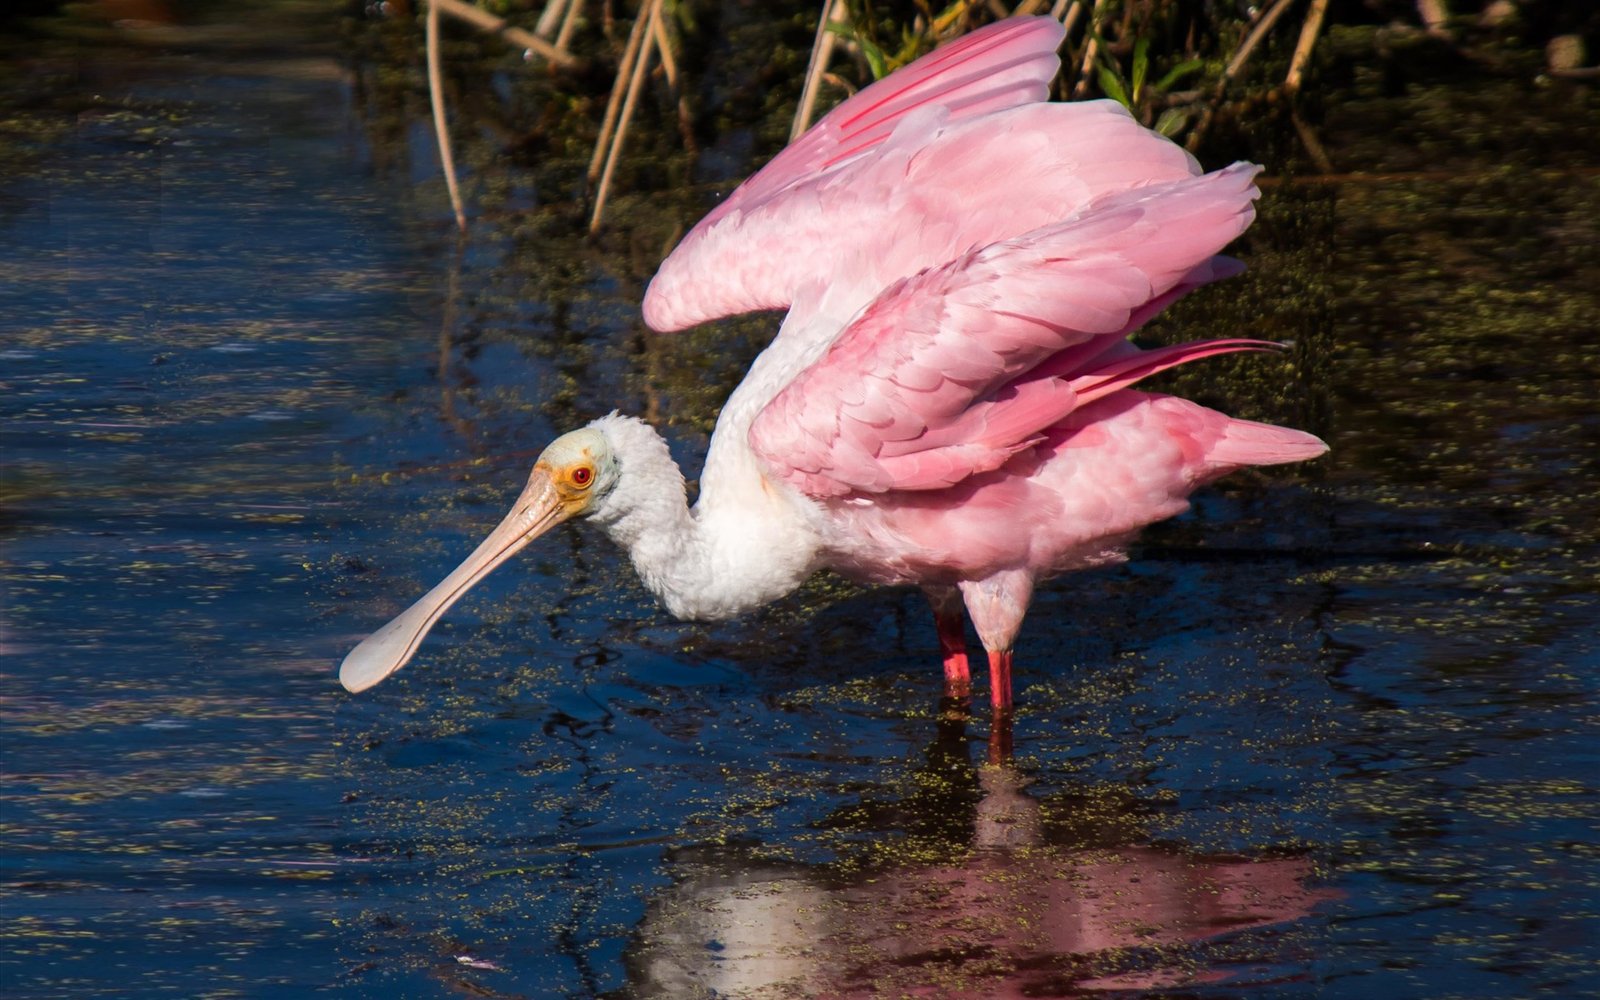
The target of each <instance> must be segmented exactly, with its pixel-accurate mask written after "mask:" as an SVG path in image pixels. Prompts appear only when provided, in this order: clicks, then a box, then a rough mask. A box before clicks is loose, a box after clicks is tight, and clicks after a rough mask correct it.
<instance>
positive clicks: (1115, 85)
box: [1095, 66, 1132, 110]
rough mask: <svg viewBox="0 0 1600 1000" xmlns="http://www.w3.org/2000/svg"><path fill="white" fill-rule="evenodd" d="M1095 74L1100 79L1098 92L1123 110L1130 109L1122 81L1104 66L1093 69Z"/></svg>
mask: <svg viewBox="0 0 1600 1000" xmlns="http://www.w3.org/2000/svg"><path fill="white" fill-rule="evenodd" d="M1095 74H1096V75H1097V76H1098V77H1099V79H1100V92H1101V93H1102V94H1105V95H1106V96H1107V97H1109V98H1111V99H1112V100H1113V101H1116V102H1117V103H1118V104H1120V105H1122V106H1123V107H1125V108H1128V109H1130V110H1131V109H1132V105H1130V104H1129V103H1128V92H1127V91H1126V90H1124V89H1123V86H1122V79H1121V77H1119V76H1117V74H1115V73H1113V72H1112V71H1111V70H1110V69H1109V68H1107V67H1105V66H1097V67H1095Z"/></svg>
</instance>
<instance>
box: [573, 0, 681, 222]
mask: <svg viewBox="0 0 1600 1000" xmlns="http://www.w3.org/2000/svg"><path fill="white" fill-rule="evenodd" d="M664 2H665V0H651V2H650V11H649V14H648V15H647V16H646V19H647V20H648V22H649V24H648V25H647V27H646V28H645V31H644V38H643V40H642V42H641V44H640V46H639V58H638V60H637V62H636V64H635V65H634V68H633V73H632V75H631V77H630V78H629V80H628V96H627V97H626V98H625V99H624V100H623V102H622V114H621V116H620V117H619V119H618V121H617V131H616V135H615V136H614V137H613V138H612V140H611V151H610V152H609V153H608V154H607V155H606V167H605V171H604V172H603V173H602V174H601V175H600V187H599V189H598V190H597V191H596V192H595V196H594V215H593V216H591V217H590V219H589V232H591V233H593V232H596V231H598V230H599V229H600V220H601V218H602V216H603V215H604V213H605V207H606V194H607V193H608V192H609V191H610V190H611V175H612V173H613V172H614V171H615V170H616V168H617V160H618V159H619V158H620V156H621V153H622V143H623V140H624V139H626V138H627V135H628V122H630V121H631V120H632V119H633V109H634V107H635V106H636V105H637V104H638V102H639V91H640V90H641V89H643V87H644V80H645V77H647V76H649V75H650V57H651V56H652V55H654V54H655V50H656V44H655V34H654V33H655V30H656V29H655V26H656V22H657V21H659V20H660V19H661V6H662V4H663V3H664Z"/></svg>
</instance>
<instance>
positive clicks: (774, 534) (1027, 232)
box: [339, 18, 1326, 717]
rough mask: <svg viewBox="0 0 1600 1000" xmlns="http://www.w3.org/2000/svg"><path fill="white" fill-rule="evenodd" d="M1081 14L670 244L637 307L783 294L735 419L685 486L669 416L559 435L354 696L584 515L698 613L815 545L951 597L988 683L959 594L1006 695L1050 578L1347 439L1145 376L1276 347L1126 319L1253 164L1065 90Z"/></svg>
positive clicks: (1234, 217)
mask: <svg viewBox="0 0 1600 1000" xmlns="http://www.w3.org/2000/svg"><path fill="white" fill-rule="evenodd" d="M1062 34H1063V31H1062V28H1061V26H1060V25H1059V24H1057V23H1056V22H1054V21H1053V20H1051V19H1049V18H1017V19H1012V20H1008V21H1002V22H1000V23H998V24H995V25H992V26H990V27H988V28H986V29H983V30H980V31H977V32H974V33H972V34H970V35H968V36H966V37H965V38H963V39H961V40H959V41H957V42H955V43H953V44H950V45H947V46H945V47H944V48H941V49H938V50H937V51H935V52H933V53H931V54H930V55H927V56H925V57H923V58H922V59H919V60H917V61H916V62H914V63H912V64H911V65H909V66H907V67H905V68H903V69H901V70H899V71H898V72H896V73H893V74H891V75H890V76H889V77H887V78H885V79H884V80H881V81H879V82H878V83H875V84H873V85H872V86H870V87H867V88H865V89H864V90H862V91H861V92H860V93H858V94H857V95H855V96H854V97H852V98H851V99H850V100H848V101H846V102H844V103H843V104H841V105H840V106H839V107H837V108H835V109H834V110H833V111H832V112H831V113H830V114H828V115H827V116H826V117H825V118H823V119H822V120H821V121H820V122H818V123H817V125H816V126H815V127H814V128H812V129H811V130H810V131H809V132H807V133H806V134H805V135H803V136H801V137H800V138H799V139H798V140H797V141H795V142H794V143H793V144H791V145H790V146H789V147H788V148H787V149H785V150H784V151H783V152H782V153H780V154H779V155H778V156H777V157H775V158H774V159H773V160H772V162H770V163H769V164H767V166H766V167H765V168H763V169H762V170H760V171H758V172H757V173H756V174H755V175H753V176H752V177H751V178H750V179H749V180H747V181H746V182H745V183H744V184H743V185H741V186H740V187H739V188H738V190H736V191H734V193H733V194H732V195H730V196H729V197H728V199H727V200H726V201H724V202H723V203H722V204H721V205H719V206H718V207H717V208H716V209H715V210H714V211H712V212H711V213H710V214H709V215H707V216H706V218H705V219H703V220H702V221H701V222H700V224H699V225H698V226H696V227H695V228H694V230H693V231H691V232H690V233H689V235H688V236H687V237H685V238H684V240H683V242H682V243H681V244H680V245H679V246H678V248H677V249H676V250H674V251H673V253H672V254H671V256H669V257H668V258H667V260H666V261H665V262H664V263H663V264H662V265H661V269H660V272H659V273H658V274H657V275H656V276H655V278H654V280H653V281H652V282H651V284H650V288H649V291H648V292H647V293H646V296H645V300H644V317H645V320H646V321H647V322H648V323H649V324H650V325H651V326H652V327H654V328H656V329H657V330H675V329H681V328H683V327H687V326H690V325H693V324H696V323H700V322H704V321H706V320H710V319H714V318H717V317H719V316H727V315H732V314H735V313H740V312H747V311H750V310H755V309H771V308H779V307H787V308H788V315H787V316H786V317H785V319H784V320H783V323H782V325H781V326H780V328H779V330H778V333H777V335H776V336H775V337H774V338H773V340H772V343H771V344H770V345H769V346H768V347H767V349H766V350H765V351H763V352H762V354H761V355H760V357H758V358H757V359H756V361H755V363H754V364H753V365H752V366H751V368H750V371H749V373H748V374H747V375H746V376H745V379H744V381H743V382H742V383H740V385H739V387H738V388H737V389H736V390H735V391H734V392H733V394H732V396H731V397H730V398H729V399H728V402H727V405H726V406H725V407H724V408H723V410H722V413H721V416H720V417H719V419H718V421H717V427H716V432H715V433H714V434H713V436H712V439H711V446H710V450H709V452H708V454H707V456H706V462H705V469H704V471H703V472H702V474H701V479H700V498H699V501H698V502H697V503H696V504H695V506H694V508H693V509H692V510H691V509H690V508H689V506H688V505H687V502H686V499H685V493H684V481H683V475H682V473H681V472H680V471H679V470H678V467H677V465H676V464H675V463H674V462H673V460H672V458H671V457H670V456H669V454H668V451H667V445H666V442H665V441H663V440H662V438H661V436H660V435H659V434H657V433H656V432H655V430H653V429H652V428H651V427H650V426H649V425H647V424H645V423H644V422H642V421H640V420H636V419H634V418H631V417H624V416H619V415H617V414H615V413H613V414H611V415H610V416H605V417H601V418H600V419H598V420H596V421H594V422H592V423H590V424H589V425H588V426H587V427H584V428H582V429H580V430H576V431H573V432H571V433H569V434H566V435H564V436H562V437H560V438H557V439H556V440H555V441H554V442H553V443H552V444H551V445H550V446H549V447H548V448H547V449H545V451H544V453H543V454H542V455H541V456H540V457H539V459H538V461H537V462H536V463H535V464H534V467H533V472H532V474H531V475H530V477H529V479H528V483H527V486H526V487H525V488H524V489H523V491H522V494H521V496H519V497H518V498H517V501H516V503H515V505H514V506H513V507H512V510H511V512H510V513H509V514H508V515H507V516H506V518H505V520H504V521H502V522H501V523H500V525H499V527H497V528H495V529H494V531H493V532H492V533H491V534H490V535H489V537H488V538H487V539H486V540H485V541H484V542H483V543H482V544H481V545H479V546H478V548H477V549H476V550H474V551H473V553H472V554H471V555H469V556H468V557H467V559H466V561H465V562H463V563H462V564H461V565H460V566H459V567H458V568H457V569H456V570H455V571H453V572H452V573H451V574H450V575H449V576H448V577H446V578H445V580H444V581H443V582H442V583H440V584H439V585H438V586H436V587H434V588H433V589H432V590H431V591H429V592H428V593H427V594H426V595H424V596H423V597H422V598H421V599H419V600H418V601H417V602H416V603H415V604H414V605H412V606H411V607H410V608H409V609H407V610H406V611H405V612H403V613H402V614H401V615H400V616H399V617H398V618H396V619H395V620H394V621H392V622H390V623H389V624H387V625H385V626H384V627H383V628H381V629H379V630H378V631H377V632H375V633H373V634H372V635H371V636H369V637H367V639H366V640H364V641H363V642H362V643H361V644H360V645H359V646H357V647H356V648H355V649H354V650H353V651H352V652H351V653H350V655H349V656H347V657H346V658H345V660H344V664H343V665H342V667H341V668H340V672H339V679H340V681H341V682H343V684H344V686H345V687H346V688H348V689H350V690H351V691H361V690H363V689H365V688H368V687H371V686H372V685H374V684H376V683H378V682H379V681H381V680H382V679H383V678H385V677H387V676H388V675H389V674H391V673H393V672H394V671H395V670H398V669H399V668H400V667H401V666H403V665H404V664H405V663H406V662H407V661H408V660H409V659H410V658H411V657H412V655H413V654H414V653H416V651H417V647H418V646H419V645H420V644H421V642H422V639H423V637H424V636H425V635H426V634H427V632H428V629H429V628H431V627H432V626H433V624H434V622H436V621H437V620H438V619H439V616H440V615H441V614H443V613H444V611H445V609H446V608H448V607H449V606H450V605H451V604H453V603H454V602H455V601H456V599H457V598H459V597H460V596H461V595H462V594H463V593H464V592H466V590H467V589H468V588H469V587H471V586H472V585H473V584H474V583H476V582H477V581H478V580H480V579H482V578H483V576H484V575H486V574H487V573H489V572H490V571H491V570H493V569H494V568H495V567H496V566H499V565H500V564H501V563H502V562H504V561H505V560H506V559H508V558H509V557H510V556H511V555H512V554H513V553H515V552H516V551H518V550H519V549H521V548H522V547H523V546H524V545H526V544H528V543H529V542H530V541H532V540H533V539H534V538H536V537H538V536H539V535H541V534H543V533H544V532H545V531H548V530H549V529H550V528H552V527H554V526H556V525H557V524H560V523H561V522H563V521H566V520H569V519H572V518H575V517H587V518H589V519H590V520H591V521H593V522H595V523H597V524H599V525H601V526H602V527H603V528H604V529H605V530H606V531H607V532H608V533H609V534H610V535H611V537H612V538H613V539H615V540H616V541H617V542H618V543H619V544H620V545H622V547H623V548H625V549H627V550H628V552H629V553H630V555H631V556H632V559H633V564H634V567H635V568H636V569H637V571H638V573H639V576H640V577H641V578H642V579H643V581H644V583H645V585H646V586H647V587H648V588H649V589H650V590H651V591H652V592H654V593H655V595H656V596H657V597H658V598H659V599H660V600H661V602H662V603H663V604H664V605H665V606H666V608H667V610H669V611H670V612H672V613H673V614H674V615H677V616H678V617H680V618H689V619H720V618H727V617H731V616H733V615H737V614H739V613H740V612H743V611H747V610H750V609H752V608H755V607H756V606H758V605H760V604H763V603H765V602H768V601H771V600H773V599H775V598H778V597H781V596H783V595H784V594H787V593H789V592H791V591H793V590H794V589H795V588H796V587H798V586H800V584H801V583H802V582H803V581H805V580H806V578H807V577H809V576H811V575H812V574H813V573H815V572H817V571H818V570H821V569H832V570H835V571H837V572H839V573H842V574H844V575H846V576H848V577H852V578H854V579H857V580H861V581H866V582H870V583H882V584H913V585H916V586H920V587H922V588H923V589H924V590H925V591H926V592H927V594H928V596H929V598H930V599H931V601H932V604H933V609H934V615H935V621H936V623H937V627H938V635H939V641H940V646H941V648H942V651H943V657H944V670H945V685H946V690H947V692H948V693H950V694H952V695H957V696H964V695H966V694H967V693H968V691H969V689H970V688H969V683H970V682H969V668H968V663H967V655H966V652H965V649H964V645H963V641H962V632H963V623H962V620H961V604H962V603H965V605H966V611H967V614H968V615H969V616H970V617H971V619H972V622H973V624H974V625H975V626H976V628H977V633H978V636H979V638H980V639H981V640H982V641H983V646H984V648H985V650H987V652H988V659H989V675H990V700H991V704H992V706H993V709H994V712H995V714H996V715H997V716H1005V717H1009V713H1010V710H1011V659H1012V653H1011V649H1012V641H1013V639H1014V638H1015V637H1016V634H1017V629H1018V626H1019V625H1020V624H1021V622H1022V616H1023V613H1024V612H1025V611H1026V610H1027V607H1028V602H1029V600H1030V598H1031V596H1032V593H1033V587H1034V583H1035V581H1036V580H1038V579H1039V578H1040V577H1044V576H1049V575H1051V574H1054V573H1058V572H1061V571H1065V570H1069V569H1075V568H1079V567H1086V566H1095V565H1100V564H1104V563H1108V562H1112V561H1116V560H1120V559H1121V558H1123V556H1122V549H1123V546H1124V545H1125V544H1126V543H1127V542H1128V541H1129V540H1130V539H1131V538H1132V537H1133V535H1134V534H1135V533H1136V532H1137V531H1138V530H1139V529H1140V528H1141V527H1143V526H1144V525H1147V524H1150V523H1151V522H1154V521H1158V520H1161V519H1163V518H1167V517H1171V516H1172V515H1174V514H1177V513H1179V512H1180V511H1182V510H1184V509H1185V508H1186V507H1187V501H1186V500H1185V497H1186V496H1187V495H1188V494H1189V493H1190V492H1192V491H1193V490H1195V489H1196V488H1197V487H1199V486H1201V485H1202V484H1204V483H1206V482H1209V481H1210V480H1213V479H1216V478H1217V477H1219V476H1221V475H1224V474H1225V473H1227V472H1230V471H1232V470H1234V469H1238V468H1240V467H1243V466H1247V465H1265V464H1272V463H1277V462H1294V461H1299V460H1302V459H1307V458H1312V457H1315V456H1317V455H1320V454H1321V453H1322V452H1324V451H1325V450H1326V445H1324V444H1323V443H1322V442H1321V441H1320V440H1318V439H1317V438H1315V437H1313V436H1311V435H1310V434H1305V433H1302V432H1300V431H1296V430H1289V429H1286V428H1280V427H1271V426H1267V425H1264V424H1258V423H1251V422H1248V421H1242V420H1234V419H1231V418H1229V417H1227V416H1224V415H1223V414H1221V413H1217V412H1215V411H1213V410H1209V409H1206V408H1204V407H1201V406H1198V405H1196V404H1194V403H1191V402H1189V401H1187V400H1184V399H1178V398H1175V397H1171V396H1161V395H1154V394H1149V393H1144V392H1139V391H1136V390H1133V389H1131V388H1130V386H1132V385H1133V384H1134V383H1135V382H1138V381H1139V380H1140V379H1142V378H1144V377H1145V376H1148V375H1150V374H1153V373H1155V372H1158V371H1162V370H1164V369H1166V368H1169V367H1172V366H1173V365H1178V364H1182V363H1183V362H1186V361H1191V360H1194V359H1197V358H1203V357H1206V356H1209V355H1213V354H1219V353H1223V352H1228V351H1237V350H1248V349H1261V348H1267V347H1271V346H1274V345H1270V344H1264V343H1262V342H1257V341H1245V340H1213V341H1206V342H1199V343H1189V344H1181V345H1178V346H1175V347H1168V348H1163V349H1160V350H1141V349H1139V348H1138V347H1135V346H1134V345H1132V344H1131V343H1129V342H1128V340H1127V336H1128V334H1129V333H1131V332H1132V331H1133V330H1135V329H1137V328H1138V327H1139V325H1140V324H1142V323H1143V322H1145V321H1146V320H1147V319H1149V318H1150V317H1151V316H1153V315H1154V314H1155V313H1156V312H1158V311H1159V310H1160V309H1161V308H1162V307H1164V306H1165V305H1167V304H1168V303H1170V302H1172V301H1173V300H1174V299H1176V298H1178V297H1179V296H1181V295H1183V294H1185V293H1186V292H1188V291H1190V290H1192V289H1194V288H1196V287H1197V286H1199V285H1202V284H1205V283H1206V282H1209V281H1212V280H1215V279H1217V278H1222V277H1227V276H1229V275H1230V274H1233V273H1235V272H1236V271H1237V270H1238V265H1237V264H1236V263H1235V262H1233V261H1230V260H1228V259H1227V258H1222V257H1218V256H1216V254H1217V253H1218V251H1220V250H1221V249H1222V248H1223V247H1224V246H1225V245H1226V244H1227V243H1229V242H1230V241H1231V240H1233V239H1234V238H1235V237H1236V236H1238V235H1239V234H1240V233H1241V232H1243V231H1244V229H1245V228H1246V227H1247V226H1248V225H1249V224H1250V222H1251V220H1252V219H1253V218H1254V215H1255V209H1254V199H1255V197H1256V195H1257V191H1256V189H1255V187H1254V186H1253V184H1252V178H1253V177H1254V175H1255V173H1256V171H1257V168H1256V167H1254V166H1252V165H1250V164H1243V163H1239V164H1234V165H1233V166H1231V167H1228V168H1226V169H1224V170H1220V171H1217V172H1215V173H1211V174H1202V173H1201V170H1200V167H1199V165H1198V164H1197V163H1196V162H1195V161H1194V159H1193V158H1192V157H1191V156H1189V155H1188V154H1187V153H1186V152H1184V151H1183V150H1182V149H1181V148H1179V147H1178V146H1176V145H1174V144H1173V143H1172V142H1170V141H1168V140H1167V139H1165V138H1164V137H1162V136H1160V135H1158V134H1156V133H1154V132H1152V131H1150V130H1148V129H1146V128H1144V127H1143V126H1141V125H1139V124H1138V123H1137V122H1136V121H1135V120H1134V119H1133V118H1132V117H1131V116H1129V115H1128V113H1127V112H1126V111H1124V110H1123V109H1122V108H1121V106H1119V105H1117V104H1115V103H1113V102H1110V101H1098V102H1087V103H1074V104H1059V103H1055V104H1052V103H1047V102H1046V97H1047V90H1048V85H1049V81H1050V79H1051V78H1052V77H1053V76H1054V75H1055V73H1056V71H1057V68H1058V62H1057V58H1056V55H1055V50H1056V47H1057V46H1058V44H1059V43H1060V41H1061V37H1062Z"/></svg>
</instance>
